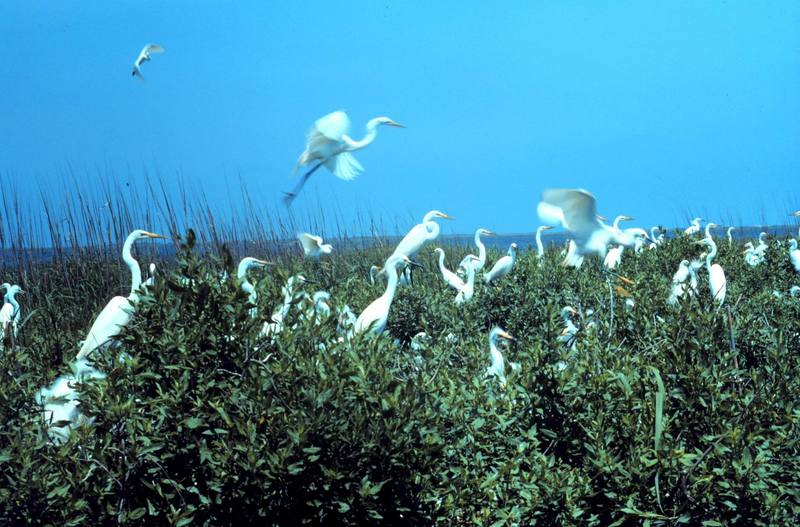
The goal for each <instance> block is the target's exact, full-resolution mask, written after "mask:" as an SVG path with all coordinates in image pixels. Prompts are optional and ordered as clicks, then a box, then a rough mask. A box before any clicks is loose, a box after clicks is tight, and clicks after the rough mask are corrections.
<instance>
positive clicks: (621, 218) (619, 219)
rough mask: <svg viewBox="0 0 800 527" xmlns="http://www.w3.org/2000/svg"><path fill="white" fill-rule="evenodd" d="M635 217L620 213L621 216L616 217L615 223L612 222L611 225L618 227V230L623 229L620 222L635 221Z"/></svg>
mask: <svg viewBox="0 0 800 527" xmlns="http://www.w3.org/2000/svg"><path fill="white" fill-rule="evenodd" d="M633 219H634V218H632V217H630V216H626V215H625V214H620V215H619V216H617V217H616V218H614V223H612V224H611V226H612V227H613V228H614V229H616V230H617V231H621V230H622V229H620V228H619V224H620V222H622V221H633Z"/></svg>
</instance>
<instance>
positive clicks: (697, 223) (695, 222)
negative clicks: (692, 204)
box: [683, 218, 703, 236]
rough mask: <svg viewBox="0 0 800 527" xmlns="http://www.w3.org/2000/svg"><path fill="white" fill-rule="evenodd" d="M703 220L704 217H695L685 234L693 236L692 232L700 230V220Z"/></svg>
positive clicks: (695, 232)
mask: <svg viewBox="0 0 800 527" xmlns="http://www.w3.org/2000/svg"><path fill="white" fill-rule="evenodd" d="M701 221H703V218H695V219H693V220H692V224H691V225H689V226H688V227H686V229H684V231H683V234H686V235H689V236H691V235H692V234H697V233H698V232H700V222H701Z"/></svg>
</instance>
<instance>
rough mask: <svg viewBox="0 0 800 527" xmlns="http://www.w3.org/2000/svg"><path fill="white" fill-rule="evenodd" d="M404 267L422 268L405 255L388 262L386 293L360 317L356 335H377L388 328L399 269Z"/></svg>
mask: <svg viewBox="0 0 800 527" xmlns="http://www.w3.org/2000/svg"><path fill="white" fill-rule="evenodd" d="M402 265H410V266H414V267H421V266H420V265H419V264H417V263H416V262H413V261H412V260H411V259H410V258H409V257H408V256H406V255H403V254H399V255H396V256H392V257H390V258H389V259H388V260H387V261H386V265H385V266H384V268H383V271H384V273H386V274H387V276H388V280H387V282H388V283H387V284H386V291H385V292H384V293H383V294H382V295H381V296H379V297H378V298H376V299H375V300H373V301H372V303H371V304H370V305H368V306H367V307H366V309H364V311H362V312H361V314H360V315H358V319H357V320H356V323H355V327H354V330H355V332H356V333H363V332H365V331H368V332H369V333H371V334H373V335H377V334H379V333H382V332H383V330H384V329H385V328H386V322H387V321H388V320H389V308H390V307H391V306H392V300H394V294H395V292H396V291H397V281H398V270H399V269H398V268H399V267H400V266H402Z"/></svg>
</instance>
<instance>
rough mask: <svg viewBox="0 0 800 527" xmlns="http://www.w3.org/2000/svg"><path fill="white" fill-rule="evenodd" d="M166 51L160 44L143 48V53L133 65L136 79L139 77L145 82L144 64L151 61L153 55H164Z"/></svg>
mask: <svg viewBox="0 0 800 527" xmlns="http://www.w3.org/2000/svg"><path fill="white" fill-rule="evenodd" d="M164 51H166V50H165V49H164V48H163V47H162V46H159V45H158V44H147V45H146V46H145V47H143V48H142V51H140V52H139V56H138V57H136V60H135V61H134V63H133V73H132V74H131V75H133V76H134V77H139V78H140V79H142V80H144V75H142V69H141V68H142V64H144V63H145V62H147V61H149V60H151V56H150V55H152V54H153V53H164Z"/></svg>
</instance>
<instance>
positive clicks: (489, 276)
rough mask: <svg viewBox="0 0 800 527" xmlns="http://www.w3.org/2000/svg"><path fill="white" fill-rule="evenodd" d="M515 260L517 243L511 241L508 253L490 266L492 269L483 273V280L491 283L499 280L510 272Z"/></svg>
mask: <svg viewBox="0 0 800 527" xmlns="http://www.w3.org/2000/svg"><path fill="white" fill-rule="evenodd" d="M516 261H517V244H516V243H512V244H511V245H510V246H509V247H508V253H507V254H506V255H505V256H503V257H502V258H500V259H499V260H497V261H496V262H495V264H494V266H493V267H492V270H491V271H489V272H488V273H484V275H483V281H484V282H486V283H487V284H491V283H492V282H494V281H495V280H499V279H500V278H503V277H504V276H505V275H507V274H508V273H510V272H511V269H512V268H513V267H514V262H516Z"/></svg>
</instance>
